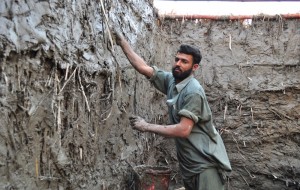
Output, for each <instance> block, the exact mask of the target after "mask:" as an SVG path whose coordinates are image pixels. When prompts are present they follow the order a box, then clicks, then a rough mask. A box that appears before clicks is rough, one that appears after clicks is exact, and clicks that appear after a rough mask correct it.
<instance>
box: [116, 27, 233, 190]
mask: <svg viewBox="0 0 300 190" xmlns="http://www.w3.org/2000/svg"><path fill="white" fill-rule="evenodd" d="M114 36H115V38H116V42H117V44H118V45H119V46H120V47H121V48H122V50H123V52H124V54H125V55H126V57H127V58H128V60H129V61H130V63H131V65H132V66H133V67H134V68H135V69H136V70H137V71H138V72H139V73H140V74H142V75H144V76H146V77H147V78H148V79H149V80H150V81H151V83H152V84H153V85H154V86H155V88H156V89H158V90H159V91H161V92H162V93H164V94H165V95H167V106H168V111H169V119H170V121H171V124H170V125H157V124H151V123H148V122H146V121H145V120H144V119H142V118H141V117H136V116H135V117H131V118H130V122H131V124H132V126H133V128H134V129H137V130H139V131H142V132H152V133H156V134H159V135H163V136H168V137H174V139H175V144H176V151H177V157H178V162H179V168H180V171H181V175H182V178H183V183H184V186H185V189H186V190H222V189H224V186H225V185H224V183H225V177H224V173H225V172H228V171H231V165H230V162H229V159H228V156H227V153H226V149H225V146H224V143H223V140H222V138H221V136H220V135H219V133H218V132H217V130H216V129H215V127H214V125H213V120H212V112H211V110H210V107H209V104H208V102H207V99H206V95H205V92H204V89H203V88H202V86H201V85H200V83H199V82H198V81H197V80H196V79H195V78H194V72H195V71H196V70H197V69H198V68H199V64H200V61H201V59H202V55H201V53H200V50H199V49H198V48H195V47H193V46H190V45H181V46H180V47H179V49H178V51H177V53H176V56H175V60H174V64H173V66H172V72H166V71H163V70H161V69H158V68H157V67H155V66H154V67H150V66H149V65H147V64H146V62H145V61H144V60H143V59H142V58H141V57H140V56H139V55H137V54H136V53H135V52H134V50H133V49H132V48H131V47H130V45H129V43H128V42H127V41H126V40H125V38H124V37H123V36H122V35H121V34H120V33H118V32H114Z"/></svg>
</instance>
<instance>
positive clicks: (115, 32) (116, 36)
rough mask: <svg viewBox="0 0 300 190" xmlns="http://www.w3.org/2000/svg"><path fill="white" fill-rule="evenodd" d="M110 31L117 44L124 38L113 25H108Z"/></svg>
mask: <svg viewBox="0 0 300 190" xmlns="http://www.w3.org/2000/svg"><path fill="white" fill-rule="evenodd" d="M109 28H110V31H111V32H112V36H113V38H114V40H115V42H116V44H117V45H120V44H121V41H122V40H123V39H124V36H123V35H122V33H121V31H120V30H118V29H116V28H114V27H109Z"/></svg>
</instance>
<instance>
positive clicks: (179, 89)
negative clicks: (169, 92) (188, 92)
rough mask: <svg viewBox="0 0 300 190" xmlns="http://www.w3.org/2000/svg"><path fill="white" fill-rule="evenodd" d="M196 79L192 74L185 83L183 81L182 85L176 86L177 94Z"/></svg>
mask: <svg viewBox="0 0 300 190" xmlns="http://www.w3.org/2000/svg"><path fill="white" fill-rule="evenodd" d="M192 78H194V75H193V74H191V75H190V76H188V77H187V78H185V79H184V80H183V81H181V82H180V83H178V84H176V85H175V87H176V89H177V92H178V93H179V92H180V91H181V90H182V89H183V88H184V87H185V86H186V85H187V84H188V83H189V82H190V80H191V79H192Z"/></svg>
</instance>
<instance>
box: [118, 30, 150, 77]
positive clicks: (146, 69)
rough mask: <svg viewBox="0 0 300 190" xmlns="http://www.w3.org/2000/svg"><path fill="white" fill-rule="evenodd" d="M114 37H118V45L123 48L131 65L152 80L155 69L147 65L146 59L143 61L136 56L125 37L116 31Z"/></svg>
mask: <svg viewBox="0 0 300 190" xmlns="http://www.w3.org/2000/svg"><path fill="white" fill-rule="evenodd" d="M114 36H115V37H116V43H117V44H118V45H119V46H120V47H121V48H122V50H123V52H124V54H125V55H126V57H127V59H128V60H129V61H130V63H131V65H132V66H133V67H134V68H135V69H136V70H137V71H138V72H139V73H141V74H143V75H145V76H146V77H148V78H150V77H152V75H153V68H152V67H150V66H149V65H147V64H146V62H145V61H144V59H142V58H141V57H140V56H139V55H138V54H136V53H135V52H134V51H133V49H132V48H131V46H130V45H129V43H128V42H127V40H125V38H124V36H123V35H122V34H121V33H120V32H117V31H114Z"/></svg>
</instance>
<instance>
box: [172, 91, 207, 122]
mask: <svg viewBox="0 0 300 190" xmlns="http://www.w3.org/2000/svg"><path fill="white" fill-rule="evenodd" d="M178 115H181V116H184V117H187V118H190V119H192V120H193V121H194V122H195V123H198V122H199V121H200V122H201V121H202V122H203V121H209V120H210V119H211V111H210V108H209V107H208V105H206V104H205V101H203V97H202V96H201V95H200V94H198V93H191V94H188V95H187V96H186V97H185V98H184V100H183V107H182V108H181V109H180V110H179V112H178Z"/></svg>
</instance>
